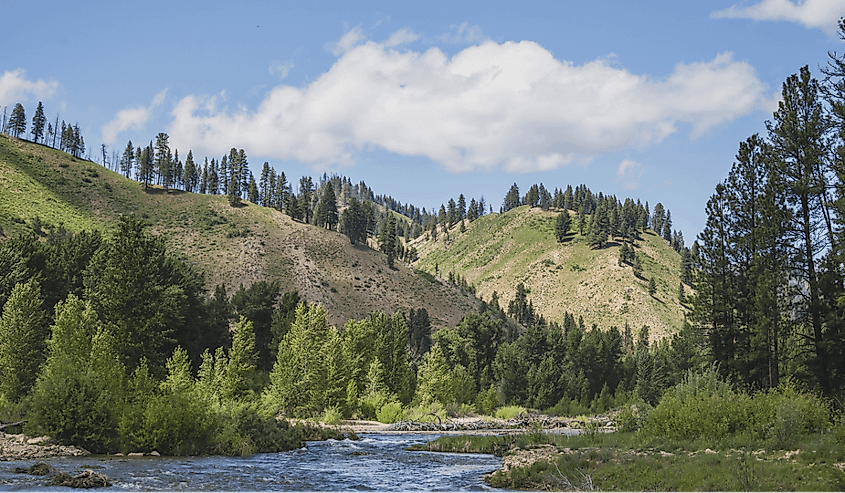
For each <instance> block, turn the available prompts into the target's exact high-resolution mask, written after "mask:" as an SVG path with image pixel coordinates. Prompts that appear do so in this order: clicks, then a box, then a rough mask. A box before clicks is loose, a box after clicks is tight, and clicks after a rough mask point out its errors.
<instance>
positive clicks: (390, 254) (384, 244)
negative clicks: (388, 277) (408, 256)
mask: <svg viewBox="0 0 845 493" xmlns="http://www.w3.org/2000/svg"><path fill="white" fill-rule="evenodd" d="M385 214H386V217H385V220H384V223H383V224H382V227H381V233H380V234H379V249H380V250H381V251H382V252H383V253H385V254H386V255H387V266H388V267H389V268H391V269H392V268H393V259H394V258H395V255H396V254H395V252H396V241H397V240H396V220H395V219H394V218H393V214H391V213H390V212H386V213H385Z"/></svg>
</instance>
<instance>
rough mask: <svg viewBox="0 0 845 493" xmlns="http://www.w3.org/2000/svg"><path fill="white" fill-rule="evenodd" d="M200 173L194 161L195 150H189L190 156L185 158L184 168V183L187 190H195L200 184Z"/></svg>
mask: <svg viewBox="0 0 845 493" xmlns="http://www.w3.org/2000/svg"><path fill="white" fill-rule="evenodd" d="M198 182H199V173H198V172H197V165H196V163H195V162H194V152H193V151H191V150H188V157H186V158H185V167H184V168H183V169H182V183H183V185H184V186H185V191H186V192H194V191H196V189H197V185H199V183H198Z"/></svg>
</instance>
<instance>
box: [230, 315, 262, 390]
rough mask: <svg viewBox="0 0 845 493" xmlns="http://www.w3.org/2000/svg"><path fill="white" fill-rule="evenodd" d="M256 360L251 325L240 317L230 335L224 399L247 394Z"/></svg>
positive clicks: (256, 355)
mask: <svg viewBox="0 0 845 493" xmlns="http://www.w3.org/2000/svg"><path fill="white" fill-rule="evenodd" d="M257 359H258V353H257V352H256V351H255V331H254V330H253V324H252V322H251V321H249V320H247V319H246V317H244V316H243V315H241V316H240V320H239V321H238V324H237V325H236V326H235V330H234V332H233V333H232V350H231V351H230V352H229V358H228V360H229V362H228V364H227V365H226V373H225V375H226V376H225V379H224V381H223V389H222V390H223V397H224V398H228V399H231V398H243V397H246V396H247V395H248V394H249V392H250V386H251V384H252V377H253V373H254V372H255V363H256V360H257Z"/></svg>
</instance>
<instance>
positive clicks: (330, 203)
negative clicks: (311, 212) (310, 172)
mask: <svg viewBox="0 0 845 493" xmlns="http://www.w3.org/2000/svg"><path fill="white" fill-rule="evenodd" d="M318 210H319V211H320V213H319V215H320V217H318V218H317V223H318V224H317V225H318V226H320V227H323V228H326V229H330V230H334V229H335V227H336V226H337V222H338V217H337V197H336V195H335V192H334V186H333V185H332V184H331V183H327V184H326V186H325V187H323V193H322V196H321V197H320V204H319V206H318Z"/></svg>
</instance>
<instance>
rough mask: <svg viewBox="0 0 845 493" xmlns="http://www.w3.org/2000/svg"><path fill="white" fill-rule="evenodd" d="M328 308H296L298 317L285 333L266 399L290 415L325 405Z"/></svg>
mask: <svg viewBox="0 0 845 493" xmlns="http://www.w3.org/2000/svg"><path fill="white" fill-rule="evenodd" d="M330 330H334V329H333V328H331V327H329V325H328V322H327V320H326V311H325V310H324V309H323V307H322V306H320V305H310V306H306V305H305V304H304V303H302V304H300V305H299V306H298V307H297V308H296V318H295V320H294V322H293V324H292V325H291V327H290V331H288V333H287V334H285V336H284V338H283V339H282V342H281V344H279V352H278V356H277V357H276V363H275V364H274V365H273V371H271V372H270V386H269V387H268V388H267V390H266V391H265V396H264V399H265V401H266V402H267V403H268V404H269V405H270V406H271V408H274V409H276V410H280V411H282V412H284V413H286V414H287V415H289V416H307V415H310V414H311V413H314V412H319V411H320V410H322V408H323V404H324V398H325V391H326V388H327V383H328V382H327V373H328V368H327V360H326V357H325V356H326V355H325V353H324V348H325V344H326V341H327V340H328V338H329V331H330Z"/></svg>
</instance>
